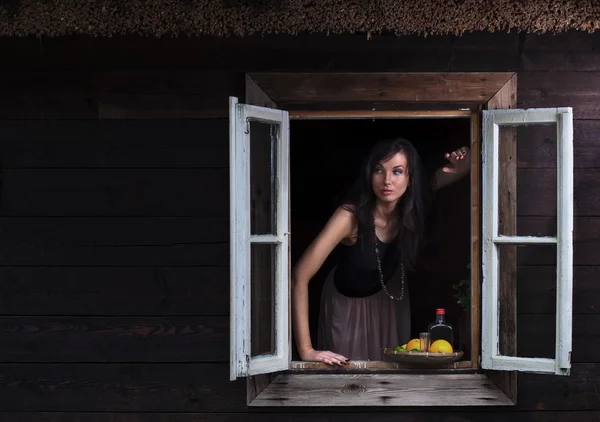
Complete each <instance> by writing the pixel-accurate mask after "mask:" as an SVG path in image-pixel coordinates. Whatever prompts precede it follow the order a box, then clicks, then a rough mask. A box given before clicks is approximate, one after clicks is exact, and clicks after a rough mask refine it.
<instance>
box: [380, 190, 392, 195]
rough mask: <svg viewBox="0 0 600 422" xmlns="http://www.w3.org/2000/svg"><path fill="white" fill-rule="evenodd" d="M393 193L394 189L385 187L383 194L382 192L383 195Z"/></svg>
mask: <svg viewBox="0 0 600 422" xmlns="http://www.w3.org/2000/svg"><path fill="white" fill-rule="evenodd" d="M392 193H393V191H392V190H390V189H383V190H382V191H381V194H382V195H391V194H392Z"/></svg>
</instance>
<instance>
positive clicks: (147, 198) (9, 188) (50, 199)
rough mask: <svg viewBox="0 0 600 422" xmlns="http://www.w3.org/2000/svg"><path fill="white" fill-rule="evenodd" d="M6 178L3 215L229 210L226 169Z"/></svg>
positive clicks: (0, 198)
mask: <svg viewBox="0 0 600 422" xmlns="http://www.w3.org/2000/svg"><path fill="white" fill-rule="evenodd" d="M1 180H2V191H1V195H0V216H42V217H44V216H57V217H68V216H75V217H80V216H125V215H130V216H143V217H148V216H188V217H189V216H202V217H213V218H218V217H222V216H227V214H228V212H229V192H228V190H227V184H228V180H229V172H228V170H227V169H226V168H223V169H39V170H38V169H13V170H5V171H3V172H2V176H1ZM221 239H222V240H227V239H226V238H221Z"/></svg>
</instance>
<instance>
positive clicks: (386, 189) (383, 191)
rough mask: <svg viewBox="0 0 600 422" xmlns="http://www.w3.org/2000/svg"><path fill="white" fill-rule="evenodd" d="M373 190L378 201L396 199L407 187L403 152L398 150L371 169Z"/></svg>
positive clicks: (406, 171) (387, 201) (406, 165)
mask: <svg viewBox="0 0 600 422" xmlns="http://www.w3.org/2000/svg"><path fill="white" fill-rule="evenodd" d="M371 182H372V186H373V191H374V192H375V195H376V196H377V198H379V200H380V201H382V202H386V203H392V202H395V201H398V200H399V199H400V198H401V197H402V195H404V192H406V188H407V187H408V160H407V158H406V155H405V154H404V153H403V152H398V153H396V154H395V155H394V156H392V157H391V158H390V159H388V160H387V161H380V162H379V163H377V164H376V165H375V168H374V169H373V175H372V177H371Z"/></svg>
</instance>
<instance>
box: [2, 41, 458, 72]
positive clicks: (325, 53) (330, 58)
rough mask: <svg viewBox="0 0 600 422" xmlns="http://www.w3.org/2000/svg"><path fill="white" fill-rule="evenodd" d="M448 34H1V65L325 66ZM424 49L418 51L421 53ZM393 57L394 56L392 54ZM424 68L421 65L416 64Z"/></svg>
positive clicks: (434, 46)
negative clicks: (187, 35)
mask: <svg viewBox="0 0 600 422" xmlns="http://www.w3.org/2000/svg"><path fill="white" fill-rule="evenodd" d="M451 43H452V37H448V36H428V37H422V36H419V35H412V36H403V37H389V36H385V35H384V36H378V35H373V36H372V37H371V38H370V39H367V37H365V36H364V35H363V34H356V35H355V34H331V35H326V34H297V35H294V36H291V35H284V34H276V35H275V34H273V35H269V36H262V35H253V36H246V37H208V36H204V37H203V36H197V37H185V38H184V37H176V38H172V37H161V38H153V39H147V38H140V37H134V36H120V37H111V38H108V37H106V38H101V37H97V38H90V37H80V36H70V37H56V38H46V39H44V40H43V42H40V40H38V39H35V38H33V37H31V38H16V37H13V38H6V39H3V42H2V44H1V45H0V53H1V54H2V57H6V58H7V57H10V58H11V60H3V61H2V62H0V68H3V69H11V68H12V69H15V68H16V69H25V68H38V67H39V68H45V69H54V68H59V69H65V68H92V69H150V68H171V69H174V68H193V69H198V70H221V69H229V70H235V71H247V70H252V71H256V70H274V69H275V70H284V69H290V70H295V71H298V70H304V69H305V70H309V71H310V70H314V71H316V70H326V69H327V68H328V65H329V66H330V65H331V63H333V64H335V63H336V61H337V58H338V57H340V58H342V59H345V60H346V61H347V62H348V63H351V64H353V65H354V66H356V65H357V64H359V63H356V62H354V63H353V62H352V61H351V60H348V59H347V57H352V56H353V55H354V54H360V53H361V52H369V51H374V52H377V54H374V55H377V56H382V55H383V54H381V53H384V52H385V53H387V55H388V56H400V58H402V59H403V60H404V61H405V62H410V61H412V60H406V58H405V57H402V56H403V55H402V54H390V53H391V52H394V53H396V52H399V53H401V52H403V51H411V50H414V51H415V52H418V51H435V50H442V51H444V50H445V51H449V48H450V45H451ZM425 56H426V55H423V57H425ZM396 60H398V59H396ZM421 70H423V69H421Z"/></svg>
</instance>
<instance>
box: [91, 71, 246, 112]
mask: <svg viewBox="0 0 600 422" xmlns="http://www.w3.org/2000/svg"><path fill="white" fill-rule="evenodd" d="M91 79H92V82H91V83H90V84H91V85H92V86H93V89H94V92H95V93H96V96H95V98H96V101H97V103H98V118H100V119H170V118H178V119H181V118H215V117H217V118H218V117H226V116H227V115H228V114H229V108H228V102H227V93H230V94H232V95H235V94H236V93H240V92H243V80H242V79H241V78H240V77H239V76H237V77H236V74H232V73H230V72H224V71H220V72H203V71H197V70H190V71H186V70H165V69H161V70H154V69H153V70H137V69H136V70H113V71H101V72H95V73H94V74H93V75H92V76H91Z"/></svg>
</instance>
